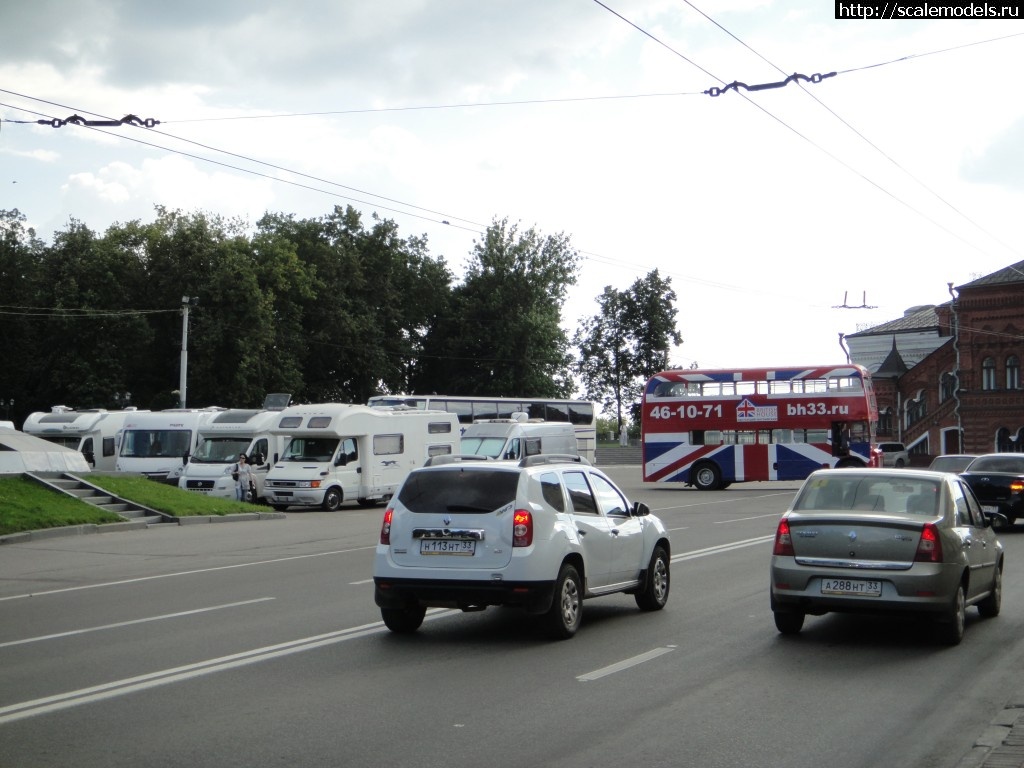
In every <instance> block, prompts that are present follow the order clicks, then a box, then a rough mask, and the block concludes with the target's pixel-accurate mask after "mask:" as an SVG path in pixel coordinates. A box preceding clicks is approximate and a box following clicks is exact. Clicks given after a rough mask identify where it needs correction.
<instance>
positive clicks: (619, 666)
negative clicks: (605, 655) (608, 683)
mask: <svg viewBox="0 0 1024 768" xmlns="http://www.w3.org/2000/svg"><path fill="white" fill-rule="evenodd" d="M675 649H676V646H674V645H668V646H665V647H664V648H655V649H654V650H653V651H648V652H647V653H641V654H640V655H639V656H634V657H632V658H631V659H625V660H623V661H619V662H616V663H615V664H610V665H609V666H607V667H602V668H601V669H595V670H594V671H593V672H587V673H586V674H584V675H577V676H576V679H577V680H579V681H580V682H581V683H584V682H587V681H588V680H598V679H600V678H602V677H607V676H608V675H614V674H615V673H616V672H622V671H623V670H624V669H629V668H630V667H635V666H637V665H638V664H643V663H644V662H646V661H650V660H651V659H656V658H658V657H659V656H664V655H665V654H666V653H671V652H672V651H674V650H675Z"/></svg>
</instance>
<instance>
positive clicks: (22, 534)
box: [0, 512, 288, 546]
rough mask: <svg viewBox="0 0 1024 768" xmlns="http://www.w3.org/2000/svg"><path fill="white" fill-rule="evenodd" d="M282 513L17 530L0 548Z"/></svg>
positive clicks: (6, 536)
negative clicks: (33, 542) (10, 545)
mask: <svg viewBox="0 0 1024 768" xmlns="http://www.w3.org/2000/svg"><path fill="white" fill-rule="evenodd" d="M287 517H288V516H287V515H286V514H285V513H284V512H240V513H238V514H234V515H195V516H189V517H168V518H167V519H166V520H164V521H163V522H160V523H146V522H143V521H137V522H136V521H132V520H128V521H125V522H123V523H103V524H96V523H86V524H83V525H64V526H60V527H58V528H40V529H38V530H34V531H19V532H18V533H6V534H4V535H2V536H0V546H3V545H4V544H24V543H25V542H29V541H44V540H46V539H59V538H66V537H69V536H87V535H90V534H94V533H117V532H118V531H137V530H141V529H143V528H156V529H160V528H165V527H171V526H182V525H196V524H203V523H246V522H255V521H258V520H285V519H287Z"/></svg>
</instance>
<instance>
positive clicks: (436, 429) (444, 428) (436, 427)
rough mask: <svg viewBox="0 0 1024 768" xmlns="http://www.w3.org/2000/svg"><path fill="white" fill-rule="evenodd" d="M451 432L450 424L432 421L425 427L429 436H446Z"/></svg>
mask: <svg viewBox="0 0 1024 768" xmlns="http://www.w3.org/2000/svg"><path fill="white" fill-rule="evenodd" d="M451 431H452V425H451V422H448V421H432V422H430V423H429V424H428V425H427V433H428V434H431V435H442V434H448V433H450V432H451Z"/></svg>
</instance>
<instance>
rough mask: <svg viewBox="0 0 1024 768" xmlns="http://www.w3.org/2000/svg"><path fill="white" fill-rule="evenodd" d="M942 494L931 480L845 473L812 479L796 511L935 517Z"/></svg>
mask: <svg viewBox="0 0 1024 768" xmlns="http://www.w3.org/2000/svg"><path fill="white" fill-rule="evenodd" d="M939 492H940V485H939V484H938V483H936V482H934V481H931V480H917V479H914V480H909V479H905V478H893V477H889V478H878V477H873V476H869V475H853V474H847V473H846V471H845V470H844V472H843V473H842V476H839V475H833V476H829V477H815V478H811V479H809V480H808V481H807V483H806V485H805V486H804V488H803V490H802V491H801V492H800V496H799V497H798V498H797V500H796V502H795V504H794V506H793V509H794V510H797V511H807V510H815V511H831V510H836V511H840V510H841V511H850V512H855V513H856V512H863V513H865V514H870V513H876V512H884V513H891V514H913V515H924V516H935V515H937V514H938V509H939V503H938V502H939Z"/></svg>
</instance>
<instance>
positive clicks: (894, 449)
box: [878, 443, 910, 469]
mask: <svg viewBox="0 0 1024 768" xmlns="http://www.w3.org/2000/svg"><path fill="white" fill-rule="evenodd" d="M878 447H879V449H880V450H881V451H882V466H883V467H895V468H896V469H903V467H906V466H909V464H910V454H909V453H907V447H906V446H905V445H903V443H879V444H878Z"/></svg>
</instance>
